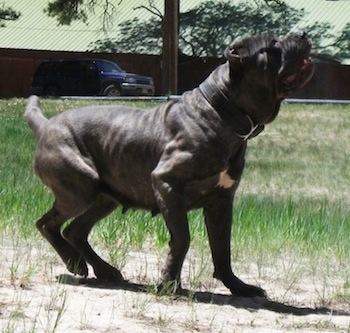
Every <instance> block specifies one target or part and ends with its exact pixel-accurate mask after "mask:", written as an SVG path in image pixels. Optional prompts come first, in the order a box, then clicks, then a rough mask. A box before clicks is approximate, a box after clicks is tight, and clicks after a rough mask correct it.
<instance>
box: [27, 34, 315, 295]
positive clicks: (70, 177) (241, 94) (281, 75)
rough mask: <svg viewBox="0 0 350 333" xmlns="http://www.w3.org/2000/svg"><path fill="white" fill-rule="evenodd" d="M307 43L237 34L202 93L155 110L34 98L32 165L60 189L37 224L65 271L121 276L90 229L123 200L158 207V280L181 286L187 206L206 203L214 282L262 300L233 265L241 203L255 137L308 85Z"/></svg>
mask: <svg viewBox="0 0 350 333" xmlns="http://www.w3.org/2000/svg"><path fill="white" fill-rule="evenodd" d="M310 48H311V46H310V42H309V40H308V38H307V37H306V34H305V33H304V32H298V33H293V34H290V35H288V36H286V37H285V38H282V39H277V38H275V37H273V36H270V35H261V36H255V37H249V38H244V39H238V40H236V41H234V42H233V43H232V44H231V45H229V46H228V47H227V49H226V50H225V57H226V59H227V61H226V63H225V64H223V65H221V66H219V67H218V68H216V69H215V70H214V71H213V72H212V73H211V75H210V76H209V77H208V78H207V79H206V80H205V81H204V82H203V83H202V84H201V85H200V86H199V87H198V88H195V89H193V90H192V91H188V92H186V93H184V94H183V95H182V96H181V98H180V99H179V100H178V101H169V102H168V103H165V104H164V105H161V106H159V107H157V108H154V109H150V110H141V109H137V108H130V107H125V106H91V107H83V108H79V109H74V110H68V111H66V112H63V113H61V114H59V115H57V116H55V117H53V118H52V119H50V120H47V119H46V118H45V117H44V116H43V114H42V112H41V110H40V107H39V100H38V97H36V96H31V97H30V98H29V100H28V104H27V108H26V111H25V117H26V119H27V121H28V123H29V126H30V127H31V128H32V130H33V131H34V133H35V136H36V140H37V148H36V153H35V171H36V173H37V175H38V176H39V177H40V178H41V180H42V182H43V183H44V184H46V185H47V186H48V187H49V188H50V189H51V190H52V192H53V194H54V196H55V202H54V205H53V207H52V208H51V209H50V210H49V211H48V212H47V213H46V214H45V215H44V216H43V217H41V218H40V219H39V220H38V221H37V224H36V225H37V227H38V229H39V230H40V232H41V233H42V235H43V236H44V237H45V238H46V239H47V240H48V241H49V242H50V243H51V245H52V246H53V247H54V248H55V250H56V251H57V253H58V254H59V255H60V256H61V258H62V259H63V261H64V262H65V264H66V266H67V268H68V270H69V271H71V272H72V273H74V274H79V275H82V276H87V275H88V267H87V263H88V264H90V265H91V266H92V267H93V270H94V273H95V275H96V277H97V278H98V279H102V280H109V281H116V282H120V283H123V281H124V280H123V277H122V275H121V273H120V271H119V270H117V269H116V268H114V267H112V266H111V265H109V264H108V263H107V262H105V261H104V260H102V259H101V258H100V257H99V256H98V255H97V254H96V253H95V252H94V250H93V249H92V248H91V247H90V245H89V243H88V235H89V232H90V230H91V228H92V227H93V226H94V224H95V223H96V222H97V221H99V220H100V219H102V218H103V217H105V216H107V215H108V214H110V213H111V212H112V211H113V210H114V209H115V208H116V207H118V206H122V207H123V209H124V210H126V209H128V208H141V209H146V210H149V211H151V212H152V213H153V214H157V213H159V212H160V213H161V214H162V215H163V217H164V220H165V222H166V225H167V227H168V229H169V232H170V238H171V240H170V243H169V246H170V251H169V254H168V256H167V259H166V263H165V266H164V268H163V270H162V273H161V284H160V287H162V286H165V285H166V284H167V283H174V285H175V286H177V287H178V288H179V289H180V287H181V284H180V273H181V268H182V265H183V261H184V258H185V255H186V253H187V251H188V248H189V243H190V234H189V225H188V219H187V212H188V211H189V210H191V209H195V208H203V212H204V219H205V224H206V228H207V231H208V236H209V243H210V247H211V251H212V258H213V262H214V277H215V278H217V279H220V280H221V281H222V282H223V283H224V285H225V286H226V287H227V288H229V289H230V291H231V292H232V293H233V294H234V295H239V296H245V297H253V296H265V292H264V290H263V289H261V288H259V287H257V286H252V285H248V284H246V283H244V282H243V281H241V280H240V279H239V278H238V277H236V276H235V275H234V273H233V272H232V268H231V259H230V253H231V250H230V240H231V225H232V205H233V199H234V194H235V191H236V189H237V187H238V184H239V181H240V178H241V175H242V171H243V167H244V163H245V160H244V155H245V151H246V147H247V140H248V139H250V138H252V137H254V136H256V135H257V134H259V132H261V131H262V130H263V128H264V125H265V124H267V123H270V122H271V121H273V120H274V119H275V117H276V116H277V113H278V111H279V108H280V104H281V102H282V100H283V99H284V98H285V97H287V96H290V95H291V94H292V93H293V92H295V91H296V90H297V89H298V88H300V87H301V86H303V85H304V84H305V83H306V82H307V81H309V80H310V78H311V76H312V74H313V67H314V66H313V64H312V62H311V60H310V58H309V55H310ZM69 219H73V220H72V222H71V223H70V224H68V225H66V224H65V226H66V227H65V228H62V226H63V224H64V223H65V222H66V221H67V220H69ZM62 229H63V230H62Z"/></svg>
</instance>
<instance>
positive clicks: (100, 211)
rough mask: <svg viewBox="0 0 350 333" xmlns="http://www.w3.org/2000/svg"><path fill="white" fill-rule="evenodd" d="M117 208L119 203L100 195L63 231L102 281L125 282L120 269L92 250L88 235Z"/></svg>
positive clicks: (65, 236)
mask: <svg viewBox="0 0 350 333" xmlns="http://www.w3.org/2000/svg"><path fill="white" fill-rule="evenodd" d="M116 207H117V202H115V201H113V200H111V199H108V198H107V197H105V196H103V195H98V196H97V198H96V200H95V201H94V203H93V204H92V205H91V206H90V207H89V208H88V210H86V211H85V212H84V213H83V214H81V215H80V216H78V217H76V218H75V219H74V220H73V221H72V223H71V224H70V225H69V226H67V227H66V229H64V230H63V237H64V238H65V240H67V242H69V244H71V245H72V246H73V247H74V248H75V249H76V250H77V251H79V252H80V253H81V255H82V256H83V258H84V259H85V260H86V262H87V263H89V264H90V265H91V266H92V267H93V269H94V273H95V275H96V277H97V278H98V279H101V280H107V281H112V282H123V281H124V279H123V277H122V275H121V273H120V272H119V270H118V269H116V268H115V267H113V266H111V265H109V264H108V263H107V262H105V261H104V260H103V259H101V257H99V256H98V255H97V254H96V252H95V251H94V250H93V249H92V248H91V246H90V244H89V243H88V235H89V233H90V230H91V228H92V227H93V226H94V225H95V224H96V223H97V222H98V221H99V220H100V219H102V218H104V217H106V216H107V215H109V214H110V213H111V212H112V211H113V210H114V209H115V208H116Z"/></svg>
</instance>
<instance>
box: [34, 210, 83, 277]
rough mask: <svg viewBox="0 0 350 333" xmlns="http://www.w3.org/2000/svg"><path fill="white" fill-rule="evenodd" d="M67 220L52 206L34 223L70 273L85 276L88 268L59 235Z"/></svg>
mask: <svg viewBox="0 0 350 333" xmlns="http://www.w3.org/2000/svg"><path fill="white" fill-rule="evenodd" d="M67 220H68V217H66V216H65V215H63V214H61V213H60V212H59V211H58V210H57V208H56V207H55V205H54V206H53V207H52V208H51V209H50V210H49V211H48V212H47V213H46V214H45V215H43V216H42V217H41V218H40V219H39V220H38V221H37V222H36V226H37V228H38V229H39V231H40V232H41V234H42V235H43V236H44V237H45V238H46V239H47V240H48V242H49V243H50V244H51V245H52V246H53V248H54V249H55V250H56V251H57V253H58V254H59V256H60V257H61V258H62V260H63V262H64V263H65V264H66V266H67V269H68V270H69V271H70V272H72V273H74V274H78V275H81V276H87V275H88V268H87V265H86V263H85V260H84V259H83V258H82V256H81V254H80V253H79V252H78V251H77V250H75V249H74V247H72V246H71V245H70V244H69V243H67V242H66V241H65V240H64V238H63V237H62V235H61V226H62V224H63V223H64V222H66V221H67Z"/></svg>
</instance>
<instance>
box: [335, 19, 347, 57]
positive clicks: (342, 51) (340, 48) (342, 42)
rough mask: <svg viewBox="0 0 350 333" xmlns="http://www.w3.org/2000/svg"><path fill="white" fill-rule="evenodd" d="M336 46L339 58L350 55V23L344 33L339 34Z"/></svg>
mask: <svg viewBox="0 0 350 333" xmlns="http://www.w3.org/2000/svg"><path fill="white" fill-rule="evenodd" d="M334 46H335V48H336V55H337V56H338V57H339V58H349V57H350V23H348V24H347V25H346V26H345V28H344V29H343V31H342V33H341V34H340V35H339V36H338V38H337V40H336V42H335V44H334Z"/></svg>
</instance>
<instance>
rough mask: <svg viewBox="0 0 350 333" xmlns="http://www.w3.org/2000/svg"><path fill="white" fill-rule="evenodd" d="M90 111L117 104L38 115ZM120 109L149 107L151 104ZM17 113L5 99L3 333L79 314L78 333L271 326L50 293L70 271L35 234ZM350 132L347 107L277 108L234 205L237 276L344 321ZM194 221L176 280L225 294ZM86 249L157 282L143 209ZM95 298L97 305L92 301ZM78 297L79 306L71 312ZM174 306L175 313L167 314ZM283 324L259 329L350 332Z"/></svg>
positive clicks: (52, 106) (152, 232) (33, 183)
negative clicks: (332, 310)
mask: <svg viewBox="0 0 350 333" xmlns="http://www.w3.org/2000/svg"><path fill="white" fill-rule="evenodd" d="M91 103H101V104H115V103H116V102H113V101H112V102H108V101H95V102H91V101H72V100H69V101H62V100H44V101H42V108H43V110H44V112H45V114H46V115H48V116H49V117H51V116H53V115H55V114H57V113H58V112H61V111H63V110H66V109H68V108H71V107H77V106H81V105H86V104H91ZM118 103H119V102H118ZM122 104H128V105H134V106H139V107H143V108H149V107H152V106H154V105H157V104H158V103H149V102H133V103H131V102H124V103H122ZM24 108H25V100H23V99H10V100H0V128H1V130H0V161H1V168H0V205H1V210H0V246H1V252H2V255H1V256H2V258H5V259H3V260H2V261H1V262H0V272H1V273H0V286H4V285H5V286H8V289H10V290H11V288H12V294H11V292H10V293H9V296H8V295H6V293H5V291H4V292H3V293H2V294H1V295H4V297H5V296H6V297H5V298H4V300H3V301H2V300H1V301H0V328H1V330H0V331H1V332H21V331H25V332H34V331H35V332H36V331H38V332H39V331H40V332H55V331H60V330H61V331H64V329H70V328H69V326H67V325H72V322H71V321H69V320H70V319H72V318H73V319H74V318H75V317H74V316H76V318H77V321H76V320H75V321H74V323H75V324H76V325H79V327H78V329H77V330H78V331H83V330H84V331H101V332H102V331H105V330H106V327H108V328H111V329H112V328H113V327H114V328H115V327H116V326H115V325H119V326H117V327H124V328H125V329H126V330H129V327H128V325H125V324H121V323H119V322H118V320H119V319H118V318H124V319H123V320H124V322H126V321H128V320H129V319H130V317H131V318H132V319H134V320H135V322H136V324H137V325H139V326H137V328H135V330H137V329H138V330H139V331H140V330H141V329H142V330H144V329H145V327H146V328H147V327H157V329H158V330H159V331H162V330H167V329H168V330H170V327H172V328H174V327H175V329H174V331H175V332H177V331H181V332H183V331H192V330H198V331H225V332H226V331H227V330H226V328H228V326H227V325H226V326H225V323H226V324H227V323H228V322H230V323H231V324H232V325H236V326H234V329H233V330H235V329H236V328H237V329H238V331H243V330H244V328H250V329H254V328H256V327H264V325H266V323H265V324H264V320H265V319H263V318H265V317H262V316H261V313H259V315H258V314H254V313H251V314H249V315H248V316H247V313H246V311H245V310H244V309H237V310H235V311H236V312H237V314H236V315H235V316H232V315H230V314H229V315H228V313H232V308H229V310H228V308H227V306H224V305H223V304H221V305H220V306H218V305H215V304H209V303H208V304H201V305H199V304H197V302H196V301H195V300H194V299H190V300H187V302H186V303H184V304H182V303H181V302H180V301H179V302H175V301H172V300H171V299H170V298H160V297H158V296H155V295H154V294H152V293H148V294H145V295H143V294H142V295H137V297H135V296H134V297H131V296H130V294H128V293H125V292H123V291H120V294H119V295H120V297H121V300H118V299H116V298H115V297H114V294H113V295H112V294H111V292H106V291H103V290H98V289H97V290H94V291H91V290H88V289H76V287H75V286H72V287H71V288H69V287H65V288H63V287H62V286H57V284H56V282H54V283H52V281H55V272H56V270H57V266H59V271H60V273H62V272H65V268H64V267H63V264H62V263H61V261H60V260H59V258H58V256H57V255H56V254H55V253H54V252H53V251H50V250H48V249H50V248H49V245H48V244H47V243H46V242H44V241H42V239H41V237H40V236H39V233H38V232H37V230H36V228H35V226H34V223H35V220H36V219H37V218H39V217H40V216H41V215H42V214H44V213H45V212H46V211H47V210H48V209H49V207H50V206H51V204H52V202H53V198H52V196H51V194H50V193H49V192H48V191H47V189H46V188H44V187H43V185H42V184H41V182H40V181H39V179H38V178H37V177H36V176H35V175H34V173H33V168H32V160H33V155H34V149H35V144H34V136H33V134H32V133H31V131H30V129H29V128H28V127H27V125H26V123H25V121H24V119H23V113H24ZM349 132H350V106H345V105H302V104H283V106H282V109H281V111H280V115H279V117H278V118H277V120H276V121H275V122H274V123H273V124H271V125H269V126H267V128H266V130H265V131H264V132H263V133H262V134H261V135H260V136H259V137H257V138H254V139H253V140H251V141H250V142H249V148H248V153H247V164H246V169H245V171H244V175H243V180H242V183H241V185H240V188H239V190H238V192H237V196H236V201H235V210H234V226H233V233H232V237H233V251H232V253H233V265H234V269H235V271H237V273H238V275H239V276H241V277H242V278H243V279H244V280H247V282H251V283H258V284H260V283H261V284H262V286H263V287H264V288H266V289H267V291H268V294H269V295H270V297H272V298H273V299H276V300H278V301H282V302H291V303H293V302H294V303H295V302H296V303H297V304H300V305H305V304H306V305H315V304H316V305H319V306H320V305H322V306H329V305H331V304H338V305H339V306H337V308H338V309H339V308H341V307H343V309H349V311H350V306H349V304H348V301H349V295H350V283H349V280H350V279H349V276H350V268H349V265H348V260H349V255H350V242H349V240H348V238H349V236H348V235H349V231H350V211H349V207H350V205H349V204H350V187H349V176H350V174H349V162H350V161H349V160H350V142H349V137H350V135H349V134H350V133H349ZM189 218H190V227H191V237H192V246H191V251H190V253H189V256H188V257H187V260H186V262H185V266H184V273H183V275H184V278H183V280H184V281H183V282H184V284H185V286H186V287H187V288H190V289H192V290H205V291H213V292H214V291H215V290H218V286H219V288H221V284H219V283H217V282H216V281H215V280H213V279H212V276H211V274H212V264H211V259H210V251H209V246H208V241H207V236H206V231H205V227H204V223H203V219H202V216H201V211H199V210H198V211H192V212H190V213H189ZM91 241H92V243H93V244H94V246H96V247H97V248H98V250H99V252H102V253H103V256H104V257H106V258H107V259H108V261H109V262H111V263H112V264H114V265H116V266H118V267H120V268H121V269H123V273H124V272H126V278H129V279H130V280H132V281H135V282H141V283H147V284H149V285H150V286H151V288H152V285H155V284H156V282H157V279H158V276H159V268H160V266H161V265H162V263H163V260H164V256H165V254H164V252H165V251H166V249H167V242H168V233H167V230H166V228H165V225H164V222H163V220H162V218H161V217H160V216H157V217H155V218H151V216H150V214H149V213H147V212H142V211H136V212H131V211H130V212H127V213H126V214H124V215H123V214H122V213H121V211H120V210H116V211H115V212H114V213H113V214H111V215H110V216H109V217H107V218H106V219H104V221H101V223H99V224H98V225H97V226H96V227H95V228H94V230H93V232H92V235H91ZM135 253H138V254H137V255H136V254H135ZM150 258H151V259H150ZM43 272H44V274H43ZM249 279H250V281H249ZM50 283H52V285H51V284H50ZM41 284H43V289H42V290H41V289H40V285H41ZM219 290H220V289H219ZM223 290H226V289H223ZM118 292H119V291H118ZM221 292H222V291H221V290H220V291H219V293H221ZM11 295H12V296H11ZM32 295H35V297H36V298H35V297H34V298H33V296H32ZM67 295H73V296H72V297H68V296H67ZM300 295H302V297H300ZM79 297H82V298H83V301H81V299H80V298H79ZM100 298H101V299H103V302H102V303H103V304H102V303H101V304H100V303H96V302H97V300H98V299H100ZM75 299H77V300H80V302H82V303H79V305H77V304H75V303H74V302H75ZM77 302H78V301H77ZM104 302H106V304H108V306H106V305H105V304H104ZM118 302H121V304H119V303H118ZM181 304H182V305H181ZM174 307H176V308H177V309H178V312H177V311H174V312H173V308H174ZM248 307H249V306H248ZM107 308H108V310H107ZM243 308H245V306H243ZM74 309H77V310H76V311H77V312H78V313H76V314H75V315H74V314H72V311H73V310H74ZM205 311H208V313H209V315H207V317H205ZM244 311H245V312H244ZM2 313H3V314H4V315H2ZM104 313H107V314H108V316H109V317H106V315H104ZM264 313H266V311H265V312H264ZM204 317H205V318H206V319H204ZM37 318H38V319H37ZM63 318H64V319H63ZM99 318H100V319H101V323H98V321H99ZM235 318H241V319H240V321H237V322H236V321H235V320H236V319H235ZM287 319H288V316H287V315H276V316H274V317H272V319H271V318H270V319H267V321H266V322H268V323H269V325H268V327H270V325H275V326H274V327H278V328H279V329H287V330H294V331H303V330H304V329H306V328H311V329H314V330H322V331H333V330H336V329H342V330H343V331H346V330H347V331H349V330H350V326H349V324H344V323H345V322H348V321H347V320H348V318H346V319H345V320H343V319H342V318H339V320H338V318H333V316H329V317H327V316H324V317H322V318H319V317H317V318H314V317H312V318H307V320H302V319H300V320H299V319H296V318H292V319H291V320H289V319H288V320H287ZM237 320H238V319H237ZM342 320H343V321H342ZM116 321H117V324H116ZM141 322H142V323H146V324H145V325H146V326H145V325H143V326H142V325H140V323H141ZM97 323H98V324H97ZM2 324H4V325H2ZM134 324H135V323H134ZM1 325H2V326H1ZM99 325H100V326H99ZM172 330H173V329H172ZM129 331H130V330H129ZM230 331H231V329H230Z"/></svg>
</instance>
